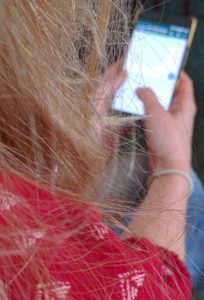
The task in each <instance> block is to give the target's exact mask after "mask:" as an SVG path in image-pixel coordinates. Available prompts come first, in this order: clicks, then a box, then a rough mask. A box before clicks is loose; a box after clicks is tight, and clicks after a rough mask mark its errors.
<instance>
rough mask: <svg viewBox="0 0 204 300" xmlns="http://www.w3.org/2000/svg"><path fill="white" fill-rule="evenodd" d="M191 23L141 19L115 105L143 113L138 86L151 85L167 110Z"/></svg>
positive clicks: (132, 40)
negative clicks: (186, 25)
mask: <svg viewBox="0 0 204 300" xmlns="http://www.w3.org/2000/svg"><path fill="white" fill-rule="evenodd" d="M189 31H190V29H189V28H188V27H183V26H178V25H171V24H162V23H158V22H154V21H149V20H148V21H147V20H141V21H138V23H137V25H136V27H135V28H134V30H133V32H132V36H131V40H130V43H129V48H128V52H127V56H126V59H125V62H124V65H123V69H124V70H126V71H127V79H126V80H125V82H124V83H123V85H122V86H121V87H120V88H119V89H118V91H117V92H116V93H115V95H114V100H113V109H114V110H117V111H121V112H126V113H130V114H134V115H139V116H142V115H144V105H143V103H142V101H141V100H140V99H139V98H138V97H137V96H136V92H135V91H136V89H137V88H138V87H149V88H151V89H152V90H153V91H154V92H155V94H156V95H157V98H158V100H159V101H160V103H161V104H162V106H163V107H164V109H165V110H167V109H168V108H169V106H170V104H171V100H172V97H173V93H174V90H175V86H176V82H177V79H178V76H179V73H180V70H181V67H182V64H183V60H184V57H185V54H186V50H187V45H188V35H189Z"/></svg>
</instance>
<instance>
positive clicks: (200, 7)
mask: <svg viewBox="0 0 204 300" xmlns="http://www.w3.org/2000/svg"><path fill="white" fill-rule="evenodd" d="M143 2H144V12H145V11H148V10H149V11H157V12H159V13H161V17H162V16H163V18H164V19H165V16H166V15H173V16H174V17H175V18H176V17H177V16H178V18H179V17H180V16H186V17H189V18H190V17H191V16H196V17H197V18H198V28H197V31H196V35H195V39H194V42H193V46H192V49H191V52H190V55H189V58H188V61H187V65H186V68H185V70H186V72H187V73H188V74H189V75H190V76H191V78H192V79H193V81H194V87H195V95H196V102H197V107H198V113H197V117H196V123H195V132H194V139H193V164H194V168H195V170H196V171H197V173H198V174H199V176H200V178H201V179H202V181H203V182H204V0H170V1H168V0H166V1H165V0H145V1H143ZM135 3H136V1H135Z"/></svg>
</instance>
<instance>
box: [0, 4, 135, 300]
mask: <svg viewBox="0 0 204 300" xmlns="http://www.w3.org/2000/svg"><path fill="white" fill-rule="evenodd" d="M130 11H131V7H130V5H128V4H127V3H126V1H123V0H96V1H92V0H85V1H81V0H57V1H55V0H49V1H48V0H31V1H27V0H18V1H17V0H6V1H1V2H0V170H1V174H2V176H4V175H5V176H6V178H7V176H8V175H11V174H12V175H14V176H17V177H20V178H24V179H26V180H27V181H30V182H34V183H35V184H37V186H42V187H45V188H46V189H48V190H51V191H52V192H53V191H54V192H55V191H58V192H60V193H62V194H64V195H68V196H69V197H71V198H72V199H75V200H79V202H87V201H88V202H91V201H92V202H93V203H94V204H95V202H96V199H94V200H93V194H94V193H93V190H94V187H95V186H96V184H97V181H98V180H99V178H100V176H101V174H102V172H103V170H104V168H105V165H106V163H107V159H108V158H109V155H110V151H109V147H108V145H107V143H106V139H104V138H103V137H101V136H100V135H99V134H98V132H97V128H98V127H100V128H101V130H106V125H107V124H106V123H105V122H104V121H103V120H104V119H103V116H101V115H100V114H99V113H98V112H97V109H96V103H95V102H96V101H97V99H95V98H94V96H93V95H94V93H95V89H96V88H97V86H98V85H99V83H100V82H101V81H102V78H103V74H104V73H105V71H106V70H107V68H108V67H109V66H110V65H111V64H112V63H113V62H114V61H116V60H117V59H118V58H119V57H120V56H121V55H122V54H123V52H124V49H125V48H126V45H127V41H128V38H129V24H130ZM113 132H114V134H116V132H115V130H113V131H112V129H111V127H109V129H108V133H109V134H110V135H111V134H113ZM2 193H4V190H3V188H2ZM99 198H100V197H99ZM21 200H23V199H21ZM99 202H100V201H99ZM21 203H22V205H24V206H25V208H26V210H27V212H28V214H30V215H33V218H35V219H36V218H37V216H35V215H34V212H33V211H32V208H31V207H29V205H28V204H25V203H24V202H23V201H21ZM103 206H104V207H105V203H103ZM8 221H9V222H10V227H9V229H8V230H7V231H5V234H3V231H4V230H5V228H3V227H2V226H1V225H0V227H1V228H2V230H1V231H2V232H1V235H2V237H1V238H2V240H5V241H8V239H9V238H12V237H13V236H14V235H16V236H17V235H20V234H21V230H22V228H24V229H27V230H29V226H28V225H27V224H25V223H24V220H19V219H18V217H17V216H16V217H14V216H9V217H8ZM37 222H38V224H39V227H41V228H45V226H46V224H44V223H43V220H41V219H40V220H37ZM2 245H4V243H3V242H2ZM2 247H3V246H2ZM2 249H3V248H2ZM6 251H7V260H8V261H9V262H11V261H12V254H11V255H9V251H8V249H3V250H1V251H0V259H1V260H4V259H5V252H6ZM36 251H37V250H36ZM32 255H33V256H32V258H31V256H28V254H26V255H25V256H24V255H21V259H22V266H23V265H26V264H27V262H28V261H29V260H30V262H29V263H30V265H31V267H30V268H31V269H32V268H33V270H35V274H36V276H37V275H39V273H40V272H42V270H44V267H43V266H42V265H41V262H40V260H39V259H38V258H37V255H34V254H32ZM46 272H47V271H46V269H45V270H44V273H43V274H44V275H42V276H46V274H47V273H46ZM13 280H14V279H13ZM24 280H25V278H24ZM17 290H18V293H20V297H21V299H27V298H26V297H27V294H26V291H23V290H22V288H20V287H18V285H17ZM1 293H4V292H3V290H1ZM1 299H6V296H5V295H3V294H2V295H1Z"/></svg>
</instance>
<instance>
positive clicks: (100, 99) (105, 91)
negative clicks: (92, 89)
mask: <svg viewBox="0 0 204 300" xmlns="http://www.w3.org/2000/svg"><path fill="white" fill-rule="evenodd" d="M126 77H127V74H126V72H125V71H120V72H119V73H118V74H117V75H116V76H115V77H114V78H113V79H112V80H109V81H107V80H105V81H104V82H103V83H102V84H101V86H100V87H99V88H98V90H97V95H96V99H97V105H96V107H97V111H98V112H99V113H100V114H102V113H106V112H107V111H108V109H109V108H110V106H111V102H112V100H113V95H114V93H115V92H116V91H117V89H119V88H120V86H121V85H122V84H123V82H124V81H125V79H126Z"/></svg>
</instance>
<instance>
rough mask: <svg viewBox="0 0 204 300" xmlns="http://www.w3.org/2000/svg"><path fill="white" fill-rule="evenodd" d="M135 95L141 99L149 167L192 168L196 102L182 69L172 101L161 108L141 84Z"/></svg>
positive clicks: (191, 86) (185, 169)
mask: <svg viewBox="0 0 204 300" xmlns="http://www.w3.org/2000/svg"><path fill="white" fill-rule="evenodd" d="M137 95H138V96H139V98H140V99H141V100H142V101H143V102H144V105H145V111H146V119H145V130H146V137H147V144H148V150H149V152H150V157H151V162H150V163H151V167H152V168H153V169H160V168H178V169H181V170H183V171H185V172H189V171H190V168H191V142H192V133H193V125H194V118H195V115H196V104H195V98H194V91H193V83H192V81H191V79H190V78H189V76H188V75H187V74H185V73H182V75H181V81H180V84H179V86H178V89H177V90H176V93H175V96H174V98H173V101H172V105H171V107H170V109H169V110H168V111H164V109H163V108H162V106H161V105H160V104H159V102H158V100H157V99H156V96H155V94H154V93H153V92H152V91H151V90H150V89H148V88H142V89H141V88H140V89H138V90H137Z"/></svg>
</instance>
